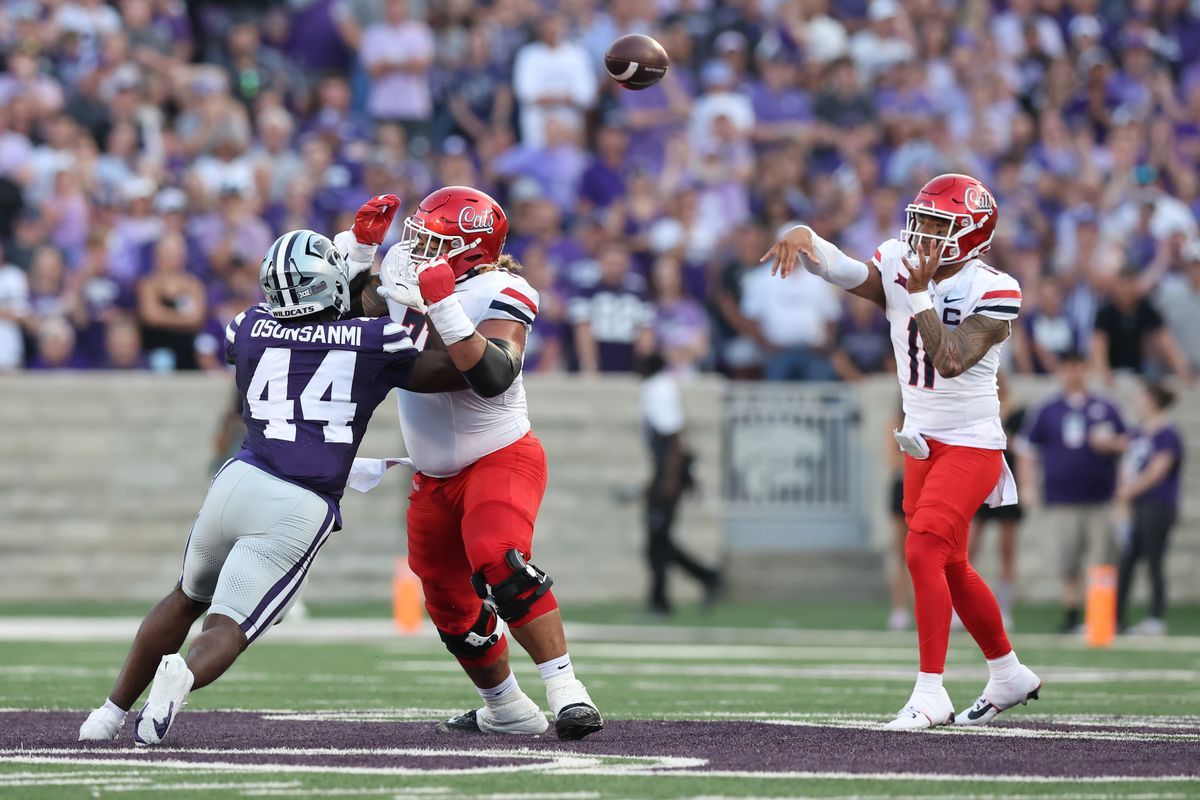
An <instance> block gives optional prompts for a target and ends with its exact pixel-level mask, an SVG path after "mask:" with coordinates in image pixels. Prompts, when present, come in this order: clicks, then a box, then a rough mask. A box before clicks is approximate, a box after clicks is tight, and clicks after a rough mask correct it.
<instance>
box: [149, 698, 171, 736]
mask: <svg viewBox="0 0 1200 800" xmlns="http://www.w3.org/2000/svg"><path fill="white" fill-rule="evenodd" d="M173 716H175V703H174V702H172V703H171V705H169V706H167V716H166V718H165V719H164V720H163V721H162V722H159V721H158V720H156V719H152V720H150V721H151V722H153V723H154V732H155V733H157V734H158V738H159V739H162V738H163V737H164V736H166V735H167V729H168V728H170V727H171V717H173Z"/></svg>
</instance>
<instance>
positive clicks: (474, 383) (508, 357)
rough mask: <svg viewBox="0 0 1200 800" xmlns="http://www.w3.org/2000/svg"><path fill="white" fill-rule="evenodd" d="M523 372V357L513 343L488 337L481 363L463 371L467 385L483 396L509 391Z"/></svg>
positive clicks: (492, 395)
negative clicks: (518, 353)
mask: <svg viewBox="0 0 1200 800" xmlns="http://www.w3.org/2000/svg"><path fill="white" fill-rule="evenodd" d="M520 372H521V358H520V357H519V356H518V355H517V352H516V349H515V348H514V347H513V346H512V343H511V342H509V341H506V340H504V339H488V343H487V349H486V350H484V351H483V358H481V359H479V363H477V364H476V365H475V366H473V367H471V368H470V369H469V370H467V371H466V372H464V373H463V377H464V378H466V380H467V385H468V386H470V387H471V388H472V389H474V390H475V391H476V392H477V393H478V394H479V395H481V396H482V397H496V396H498V395H501V394H504V393H505V392H506V391H508V387H510V386H512V383H513V381H515V380H516V379H517V375H519V374H520Z"/></svg>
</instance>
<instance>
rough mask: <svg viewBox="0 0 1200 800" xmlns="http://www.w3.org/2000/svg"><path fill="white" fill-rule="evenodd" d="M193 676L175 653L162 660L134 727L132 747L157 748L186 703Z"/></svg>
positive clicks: (181, 657) (185, 663) (180, 657)
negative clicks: (154, 745)
mask: <svg viewBox="0 0 1200 800" xmlns="http://www.w3.org/2000/svg"><path fill="white" fill-rule="evenodd" d="M194 680H195V676H193V675H192V671H191V670H190V669H188V666H187V662H186V661H184V660H183V656H181V655H179V654H178V653H172V654H171V655H169V656H163V658H162V661H160V662H159V664H158V671H157V672H155V673H154V683H152V684H150V696H149V697H148V698H146V705H144V706H142V710H141V711H139V712H138V715H137V719H136V720H134V724H133V743H134V744H138V745H148V744H158V743H159V742H161V741H162V740H163V738H164V737H166V735H167V731H169V730H170V729H171V723H172V722H174V721H175V717H176V715H178V714H179V710H180V709H181V708H183V706H184V705H185V704H186V703H187V696H188V692H190V691H191V690H192V682H193V681H194Z"/></svg>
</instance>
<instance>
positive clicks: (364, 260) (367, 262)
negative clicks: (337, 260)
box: [333, 231, 379, 280]
mask: <svg viewBox="0 0 1200 800" xmlns="http://www.w3.org/2000/svg"><path fill="white" fill-rule="evenodd" d="M333 246H334V247H336V248H337V251H338V252H339V253H341V254H342V257H343V258H345V259H346V264H347V265H349V267H350V274H349V275H348V276H347V277H348V278H349V279H350V280H354V279H355V278H356V277H357V276H359V275H361V274H362V273H364V272H370V271H371V268H372V267H374V266H375V252H376V251H377V250H379V245H377V244H363V243H361V242H360V241H358V239H355V238H354V233H353V232H352V231H342V232H341V233H339V234H338V235H337V236H335V237H333Z"/></svg>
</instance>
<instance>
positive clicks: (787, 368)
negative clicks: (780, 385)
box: [742, 264, 842, 381]
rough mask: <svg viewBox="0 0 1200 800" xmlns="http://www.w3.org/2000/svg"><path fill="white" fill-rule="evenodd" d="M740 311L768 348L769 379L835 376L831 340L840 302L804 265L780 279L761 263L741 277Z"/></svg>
mask: <svg viewBox="0 0 1200 800" xmlns="http://www.w3.org/2000/svg"><path fill="white" fill-rule="evenodd" d="M742 314H743V315H745V317H746V318H747V319H750V320H752V321H754V322H756V323H757V324H758V326H759V328H760V330H761V331H762V339H763V341H765V342H766V344H767V345H768V346H769V347H770V348H771V352H768V353H767V355H766V358H765V359H764V361H763V372H764V375H765V377H766V378H767V380H772V381H788V380H800V381H832V380H837V373H836V372H835V371H834V369H833V363H832V361H831V359H830V344H831V342H832V341H833V331H834V325H835V324H836V323H837V321H838V319H839V318H840V317H841V316H842V305H841V303H840V301H839V300H838V298H837V296H836V295H835V294H834V292H833V290H832V289H831V288H830V286H829V284H827V283H825V282H824V281H822V280H821V279H820V278H818V277H817V276H815V275H812V274H811V273H809V272H808V271H806V270H796V271H795V272H794V273H792V275H791V276H790V277H789V278H787V280H784V281H780V280H779V279H778V278H772V277H771V267H770V265H769V264H766V265H763V266H761V267H759V268H758V269H755V270H754V271H752V272H750V273H749V274H747V275H746V277H745V280H744V282H743V284H742Z"/></svg>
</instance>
